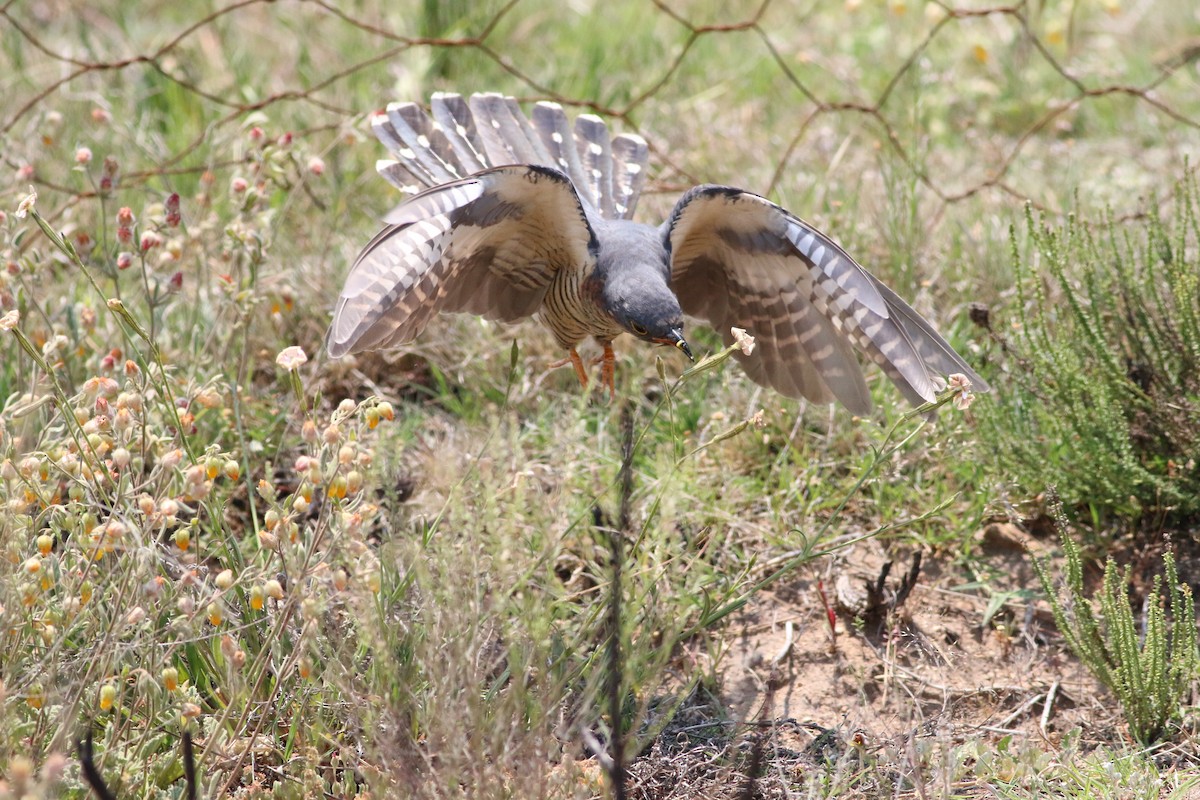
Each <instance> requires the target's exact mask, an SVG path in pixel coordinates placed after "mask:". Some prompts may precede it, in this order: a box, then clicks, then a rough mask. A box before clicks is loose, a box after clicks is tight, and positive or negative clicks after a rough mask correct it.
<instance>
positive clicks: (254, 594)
mask: <svg viewBox="0 0 1200 800" xmlns="http://www.w3.org/2000/svg"><path fill="white" fill-rule="evenodd" d="M265 596H266V592H264V591H263V587H261V586H251V587H250V607H251V608H253V609H254V610H255V611H262V607H263V600H264V598H265Z"/></svg>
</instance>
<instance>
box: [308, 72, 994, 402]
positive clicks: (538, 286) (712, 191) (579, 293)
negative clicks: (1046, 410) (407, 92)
mask: <svg viewBox="0 0 1200 800" xmlns="http://www.w3.org/2000/svg"><path fill="white" fill-rule="evenodd" d="M371 125H372V129H373V130H374V132H375V135H376V136H377V137H378V138H379V139H380V141H381V142H382V143H383V144H384V145H385V146H386V147H387V149H388V150H389V151H390V153H391V156H392V157H391V158H390V159H386V160H381V161H379V162H378V164H377V169H378V171H379V173H380V174H381V175H382V176H383V177H384V178H386V179H387V180H388V181H390V182H391V183H392V184H394V185H395V186H397V187H399V188H400V189H401V190H402V191H405V192H408V193H410V194H412V196H411V197H409V198H408V199H406V200H404V201H403V202H401V203H400V204H399V205H398V206H396V207H395V208H394V209H393V210H392V211H391V212H390V213H389V214H387V216H386V217H384V221H385V222H386V223H387V227H385V228H384V229H383V230H382V231H380V232H379V233H378V234H377V235H376V236H375V238H374V239H372V240H371V241H370V242H369V243H368V244H367V246H366V247H365V248H364V249H363V251H362V252H361V253H360V254H359V256H358V258H357V259H356V260H355V262H354V264H353V267H352V268H351V270H350V274H349V276H348V278H347V279H346V285H345V288H344V289H343V290H342V293H341V297H340V298H339V299H338V302H337V306H336V309H335V311H334V315H333V323H332V325H331V327H330V330H329V334H328V338H327V347H328V350H329V354H330V355H331V356H333V357H339V356H342V355H346V354H349V353H355V352H361V351H365V350H373V349H380V348H386V347H390V346H393V345H398V344H401V343H404V342H409V341H411V340H413V339H415V338H416V337H417V336H418V335H419V334H420V333H421V331H422V330H423V329H424V328H425V326H426V324H427V323H428V322H429V320H430V318H431V317H432V316H433V315H434V314H437V313H441V312H465V313H471V314H478V315H482V316H483V317H486V318H487V319H491V320H499V321H504V322H511V321H515V320H519V319H522V318H524V317H529V316H535V315H536V316H537V317H538V318H539V319H540V320H541V322H542V323H543V324H544V325H545V327H547V328H548V329H549V330H550V332H551V333H552V334H553V336H554V338H555V340H556V341H557V343H558V344H559V345H560V346H561V347H562V348H563V349H564V350H566V351H567V353H568V354H569V358H570V361H571V363H573V365H574V367H575V370H576V372H577V373H578V375H579V378H580V380H581V381H582V382H583V383H584V384H585V385H586V383H587V372H586V370H585V367H584V364H583V361H582V359H581V358H580V356H579V354H578V352H577V350H576V346H577V345H579V344H580V343H581V342H582V341H584V340H585V339H587V338H588V337H592V338H594V339H595V340H596V341H597V342H598V343H599V344H600V346H601V347H602V348H603V353H604V355H603V358H602V363H603V367H602V370H601V376H602V380H603V382H604V384H605V385H606V386H607V387H608V389H609V391H610V393H611V392H612V391H613V364H614V357H613V350H612V342H613V340H614V339H615V338H616V337H617V336H619V335H621V334H622V333H629V334H631V335H633V336H634V337H636V338H638V339H642V340H643V341H646V342H651V343H654V344H661V345H670V346H673V347H675V348H678V349H679V350H680V351H681V352H682V353H683V354H684V355H686V356H687V357H688V358H689V359H690V358H692V351H691V348H690V346H689V345H688V342H687V340H686V339H685V338H684V316H685V315H687V316H689V317H694V318H697V319H700V320H703V321H705V322H707V323H708V324H710V325H711V326H712V327H713V328H715V329H716V330H717V331H719V332H720V334H721V336H722V337H723V338H724V340H725V342H726V344H727V345H728V344H730V343H732V342H733V333H732V332H731V329H732V328H733V327H735V326H736V327H740V328H743V329H746V330H748V331H750V333H751V334H752V335H753V336H754V338H755V341H756V343H757V346H756V347H755V348H754V349H753V352H751V353H749V354H746V353H742V352H738V353H737V356H736V357H737V358H738V360H739V361H740V362H741V365H742V367H743V369H745V371H746V373H747V374H748V375H749V376H750V378H751V379H752V380H754V381H755V382H757V383H759V384H761V385H763V386H768V387H771V388H773V389H775V390H776V391H778V392H780V393H781V394H784V395H786V396H788V397H796V398H808V399H809V400H812V401H816V402H822V403H825V402H832V401H833V400H837V401H839V402H841V403H842V404H843V405H844V406H846V408H848V409H849V410H850V411H852V412H854V413H856V414H860V415H861V414H866V413H867V412H869V410H870V408H871V399H870V393H869V391H868V390H867V385H866V382H865V380H864V378H863V373H862V370H861V368H860V366H859V363H858V360H857V358H856V356H855V353H854V351H855V350H858V351H859V352H861V353H862V354H864V355H865V357H866V358H867V359H869V360H870V361H874V362H875V363H876V364H878V365H879V366H880V367H881V368H882V370H883V371H884V373H885V374H886V375H887V376H888V378H890V379H891V380H892V382H893V383H895V384H896V386H897V387H898V388H899V390H900V392H901V394H903V395H904V397H905V398H906V399H908V400H909V401H910V402H912V403H913V404H914V405H919V404H921V403H924V402H927V401H931V400H933V399H934V397H935V395H936V393H937V392H938V391H940V390H941V389H942V388H943V387H944V386H945V381H944V379H943V375H946V374H949V373H962V374H963V375H965V376H966V377H967V378H968V379H969V380H970V381H971V383H972V384H973V386H974V388H975V389H976V390H977V391H986V390H987V385H986V383H984V381H983V380H982V379H981V378H980V377H979V376H978V375H976V374H975V372H974V371H973V370H972V369H971V368H970V367H969V366H968V365H967V364H966V362H965V361H963V359H962V358H961V357H960V356H959V355H958V353H956V352H955V351H954V349H953V348H951V347H950V345H949V344H947V342H946V340H945V339H943V338H942V337H941V336H940V335H939V334H938V333H937V332H936V331H935V330H934V329H933V327H932V326H931V325H930V323H929V322H927V321H926V320H925V319H924V318H923V317H922V316H921V315H920V314H918V313H917V312H916V311H914V310H913V309H912V307H911V306H909V305H908V304H907V303H906V302H904V301H903V300H902V299H900V297H899V296H897V295H896V293H895V292H893V291H892V290H891V289H889V288H888V287H887V286H885V285H884V284H883V283H881V282H880V281H879V280H878V279H877V278H875V277H874V276H873V275H871V274H870V273H869V272H867V271H866V270H865V269H863V268H862V267H861V266H859V264H858V263H857V262H856V261H855V260H854V259H853V258H851V257H850V255H849V254H847V253H846V251H845V250H843V249H842V248H841V247H839V246H838V245H837V244H836V243H835V242H834V241H833V240H832V239H830V238H829V237H827V236H826V235H825V234H823V233H821V232H820V231H818V230H817V229H816V228H814V227H813V226H812V225H809V224H808V223H807V222H805V221H804V220H802V219H800V218H799V217H797V216H795V215H793V214H791V213H789V212H788V211H787V210H785V209H783V208H781V207H780V206H778V205H776V204H775V203H772V202H771V201H769V200H767V199H765V198H763V197H760V196H758V195H756V194H753V193H751V192H747V191H743V190H741V189H736V188H733V187H730V186H715V185H703V186H696V187H694V188H692V189H690V190H688V191H687V192H685V193H684V194H683V196H682V197H681V198H680V199H679V201H678V202H677V203H676V204H675V208H674V209H673V210H672V211H671V213H670V215H669V217H668V218H667V220H666V221H665V222H663V223H662V224H661V225H659V226H652V225H646V224H642V223H638V222H634V221H632V219H631V217H632V216H633V212H634V208H635V206H636V205H637V201H638V196H639V194H640V193H641V190H642V187H643V186H644V185H645V181H646V165H647V161H648V155H649V150H648V147H647V145H646V142H645V140H644V139H642V138H641V137H639V136H636V135H632V134H628V133H625V134H621V135H618V136H610V135H609V132H608V128H607V126H606V125H605V123H604V121H603V120H601V119H600V118H599V117H597V116H595V115H592V114H582V115H579V116H578V117H577V118H576V119H575V122H574V125H572V124H571V123H570V120H569V119H568V117H567V115H566V113H565V112H564V111H563V109H562V107H561V106H560V105H558V104H557V103H550V102H540V103H537V104H536V105H535V106H534V107H533V110H532V114H531V115H530V117H526V116H525V114H524V113H523V112H522V111H521V108H520V107H519V106H518V104H517V102H516V100H514V99H513V98H511V97H505V96H502V95H499V94H476V95H473V96H472V97H471V98H470V99H469V100H468V99H466V98H463V97H462V96H460V95H457V94H435V95H433V98H432V101H431V103H430V113H426V111H425V110H424V109H423V108H422V107H421V106H419V105H417V104H415V103H393V104H391V105H389V106H388V107H387V110H386V111H385V112H379V113H377V114H375V115H374V116H373V117H372V120H371ZM563 363H566V362H565V360H564V362H563Z"/></svg>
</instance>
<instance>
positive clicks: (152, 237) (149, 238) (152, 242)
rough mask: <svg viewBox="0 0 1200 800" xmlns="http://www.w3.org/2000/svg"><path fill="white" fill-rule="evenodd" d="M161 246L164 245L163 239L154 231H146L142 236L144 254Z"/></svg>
mask: <svg viewBox="0 0 1200 800" xmlns="http://www.w3.org/2000/svg"><path fill="white" fill-rule="evenodd" d="M160 244H162V237H161V236H159V235H158V234H157V233H155V232H154V231H146V232H145V233H143V234H142V242H141V247H142V252H143V253H145V252H146V251H148V250H151V249H153V248H155V247H158V246H159V245H160Z"/></svg>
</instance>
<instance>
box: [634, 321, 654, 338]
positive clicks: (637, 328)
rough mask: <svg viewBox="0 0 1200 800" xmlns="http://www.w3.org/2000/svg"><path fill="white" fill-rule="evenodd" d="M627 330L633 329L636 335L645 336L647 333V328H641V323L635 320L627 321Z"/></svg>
mask: <svg viewBox="0 0 1200 800" xmlns="http://www.w3.org/2000/svg"><path fill="white" fill-rule="evenodd" d="M629 330H631V331H633V332H634V333H635V334H637V335H638V336H645V335H646V334H647V333H649V331H648V330H646V329H645V328H643V327H642V326H641V325H638V324H637V323H636V322H631V323H629Z"/></svg>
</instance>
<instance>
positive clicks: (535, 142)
mask: <svg viewBox="0 0 1200 800" xmlns="http://www.w3.org/2000/svg"><path fill="white" fill-rule="evenodd" d="M504 102H505V104H506V105H507V106H508V113H509V114H511V115H512V118H513V122H515V123H516V125H517V127H518V128H520V129H521V137H522V139H523V140H524V141H526V142H528V143H529V148H530V152H531V154H532V155H533V157H534V159H536V161H535V163H537V164H541V165H542V166H543V167H553V168H554V169H558V165H557V164H555V163H554V158H553V157H552V156H551V155H550V151H548V150H547V149H546V146H545V145H544V144H542V140H541V138H540V137H539V136H538V135H537V132H536V131H534V129H533V125H532V124H530V122H529V120H528V119H526V117H525V115H524V114H523V113H522V112H521V106H520V104H518V103H517V99H516V98H515V97H506V98H504Z"/></svg>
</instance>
